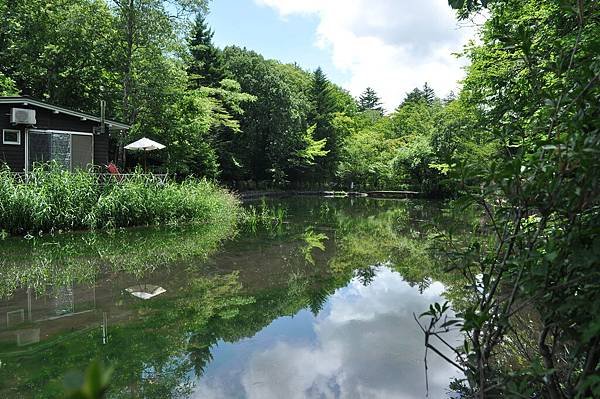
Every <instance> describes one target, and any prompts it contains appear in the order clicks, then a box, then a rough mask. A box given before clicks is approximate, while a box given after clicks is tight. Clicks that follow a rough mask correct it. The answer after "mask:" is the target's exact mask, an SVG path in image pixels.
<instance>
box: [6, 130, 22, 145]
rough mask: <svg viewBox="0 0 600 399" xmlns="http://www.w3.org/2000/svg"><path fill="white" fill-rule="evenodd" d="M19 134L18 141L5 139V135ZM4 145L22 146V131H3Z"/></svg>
mask: <svg viewBox="0 0 600 399" xmlns="http://www.w3.org/2000/svg"><path fill="white" fill-rule="evenodd" d="M7 132H8V133H17V141H10V140H6V139H5V138H4V134H5V133H7ZM2 144H6V145H21V131H20V130H19V129H2Z"/></svg>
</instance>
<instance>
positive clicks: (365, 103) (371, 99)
mask: <svg viewBox="0 0 600 399" xmlns="http://www.w3.org/2000/svg"><path fill="white" fill-rule="evenodd" d="M358 108H359V109H360V110H361V111H362V112H365V111H375V112H377V113H378V114H380V115H383V112H384V110H383V107H382V106H381V99H380V98H379V96H378V95H377V93H376V92H375V90H373V89H372V88H371V87H367V88H366V89H365V91H364V92H362V94H361V95H360V96H359V97H358Z"/></svg>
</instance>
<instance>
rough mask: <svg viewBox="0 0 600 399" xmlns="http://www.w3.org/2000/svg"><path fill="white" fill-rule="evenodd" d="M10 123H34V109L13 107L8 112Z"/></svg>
mask: <svg viewBox="0 0 600 399" xmlns="http://www.w3.org/2000/svg"><path fill="white" fill-rule="evenodd" d="M10 123H14V124H17V125H35V124H36V120H35V110H34V109H24V108H13V109H12V110H11V112H10Z"/></svg>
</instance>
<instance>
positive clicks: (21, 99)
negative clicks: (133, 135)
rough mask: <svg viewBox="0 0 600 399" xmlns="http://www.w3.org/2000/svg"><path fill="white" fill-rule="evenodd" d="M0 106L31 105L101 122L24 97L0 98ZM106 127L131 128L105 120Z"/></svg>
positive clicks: (81, 113) (90, 116) (86, 115)
mask: <svg viewBox="0 0 600 399" xmlns="http://www.w3.org/2000/svg"><path fill="white" fill-rule="evenodd" d="M0 104H22V105H33V106H36V107H40V108H46V109H50V110H53V111H55V112H60V113H63V114H66V115H71V116H77V117H79V118H82V119H83V120H85V119H89V120H91V121H94V122H102V120H101V119H100V118H99V117H96V116H93V115H89V114H86V113H83V112H78V111H73V110H70V109H67V108H63V107H59V106H57V105H51V104H47V103H44V102H42V101H38V100H34V99H32V98H25V97H0ZM104 122H105V123H106V124H107V125H109V126H111V127H112V126H114V127H115V128H117V129H125V130H127V129H129V128H131V126H129V125H126V124H124V123H119V122H115V121H111V120H108V119H106V120H105V121H104Z"/></svg>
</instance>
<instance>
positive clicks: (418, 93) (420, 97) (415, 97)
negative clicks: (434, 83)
mask: <svg viewBox="0 0 600 399" xmlns="http://www.w3.org/2000/svg"><path fill="white" fill-rule="evenodd" d="M424 100H425V93H424V92H423V90H421V89H419V88H418V87H415V88H414V89H413V90H412V91H411V92H410V93H407V94H406V98H405V99H404V101H402V104H400V106H403V105H404V104H409V103H418V102H421V101H424Z"/></svg>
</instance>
